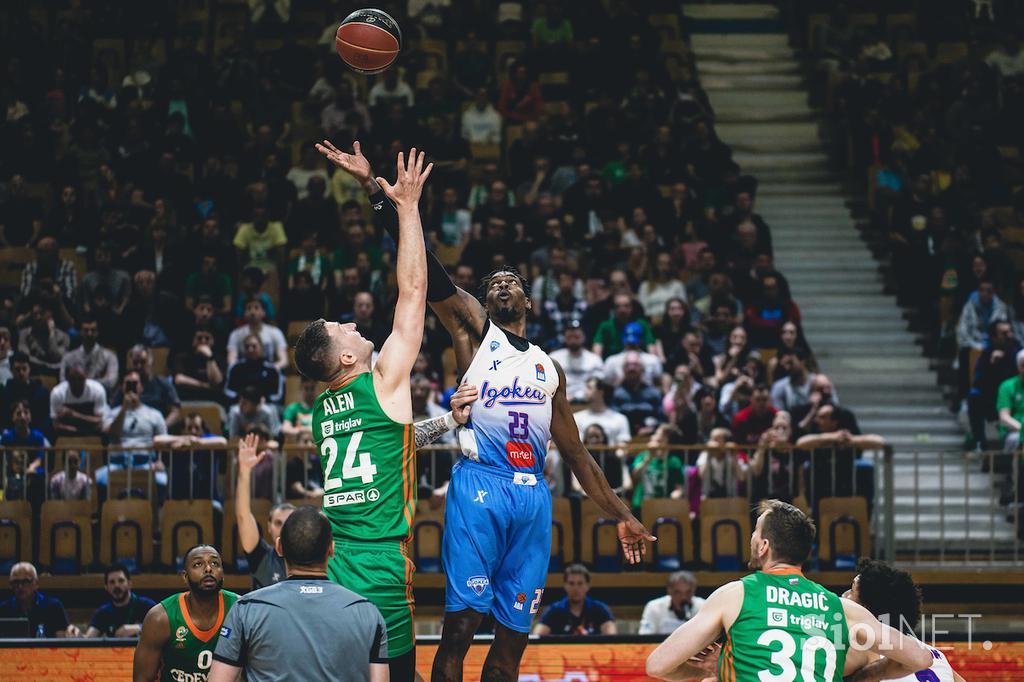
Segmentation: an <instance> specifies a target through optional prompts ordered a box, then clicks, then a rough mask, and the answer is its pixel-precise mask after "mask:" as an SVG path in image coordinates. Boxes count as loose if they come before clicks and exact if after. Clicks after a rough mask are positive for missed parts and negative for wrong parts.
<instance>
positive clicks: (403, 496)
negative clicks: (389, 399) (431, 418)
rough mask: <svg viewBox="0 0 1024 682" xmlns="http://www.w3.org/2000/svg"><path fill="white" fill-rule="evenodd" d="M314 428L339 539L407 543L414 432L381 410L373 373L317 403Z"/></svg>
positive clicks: (412, 506) (412, 509)
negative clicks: (399, 541) (400, 541)
mask: <svg viewBox="0 0 1024 682" xmlns="http://www.w3.org/2000/svg"><path fill="white" fill-rule="evenodd" d="M312 428H313V440H314V441H316V444H317V448H318V450H319V453H320V468H321V470H322V471H323V477H324V502H323V510H324V514H325V515H326V516H327V518H328V519H329V520H330V522H331V527H332V529H333V531H334V537H335V538H339V539H347V540H367V541H379V540H392V539H395V540H404V539H407V538H408V536H409V532H410V529H411V528H412V520H413V516H414V514H415V513H416V449H415V441H414V440H413V427H412V424H399V423H398V422H395V421H393V420H392V419H391V418H390V417H389V416H388V415H387V414H386V413H385V412H384V410H383V409H382V408H381V406H380V403H379V402H377V393H376V391H375V390H374V386H373V372H364V373H362V374H359V375H357V376H355V377H353V378H352V379H350V380H349V381H347V382H346V383H344V384H342V385H341V386H339V387H337V388H328V389H327V390H326V391H324V392H323V393H322V394H321V395H320V397H319V398H317V399H316V402H315V403H313V425H312Z"/></svg>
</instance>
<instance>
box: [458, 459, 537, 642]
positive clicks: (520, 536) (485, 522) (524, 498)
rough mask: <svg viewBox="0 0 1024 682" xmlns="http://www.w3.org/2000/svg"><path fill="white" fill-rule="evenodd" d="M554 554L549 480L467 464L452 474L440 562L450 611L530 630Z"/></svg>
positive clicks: (461, 462) (482, 465)
mask: <svg viewBox="0 0 1024 682" xmlns="http://www.w3.org/2000/svg"><path fill="white" fill-rule="evenodd" d="M550 555H551V493H550V492H549V491H548V487H547V484H546V483H545V481H544V478H543V477H542V476H535V475H534V474H524V473H514V472H511V471H503V470H501V469H496V468H494V467H489V466H487V465H484V464H479V463H476V462H472V461H469V460H462V461H460V462H459V463H457V464H456V465H455V466H454V467H453V468H452V478H451V483H450V484H449V487H448V500H447V504H446V506H445V517H444V544H443V546H442V549H441V559H442V562H443V564H444V572H445V577H446V590H445V611H462V610H464V609H473V610H474V611H477V612H479V613H485V614H486V613H488V612H491V613H493V614H494V617H495V619H496V620H497V621H498V622H499V623H501V624H502V625H504V626H505V627H507V628H509V629H510V630H515V631H517V632H529V631H530V623H531V622H532V620H533V617H534V615H536V614H537V612H538V611H540V603H541V597H543V595H544V585H545V583H546V582H547V577H548V561H549V559H550Z"/></svg>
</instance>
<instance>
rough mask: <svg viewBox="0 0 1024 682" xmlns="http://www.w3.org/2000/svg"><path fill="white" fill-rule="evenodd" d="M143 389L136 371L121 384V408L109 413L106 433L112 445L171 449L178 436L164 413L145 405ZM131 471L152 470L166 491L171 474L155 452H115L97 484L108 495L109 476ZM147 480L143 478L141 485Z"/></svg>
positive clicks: (105, 428)
mask: <svg viewBox="0 0 1024 682" xmlns="http://www.w3.org/2000/svg"><path fill="white" fill-rule="evenodd" d="M141 386H142V378H141V377H140V376H139V373H138V372H136V371H134V370H133V371H130V372H128V373H127V374H125V375H124V378H123V379H122V380H121V404H120V405H118V406H117V407H115V408H113V409H112V410H110V411H109V412H107V414H106V417H105V418H104V420H103V432H104V433H105V434H107V436H108V437H109V438H110V443H111V445H121V446H123V447H126V448H127V447H135V448H138V447H146V448H153V447H159V446H160V445H169V444H170V442H171V441H173V440H174V436H169V435H168V434H167V422H166V421H165V420H164V416H163V415H162V414H161V413H160V411H159V410H157V409H155V408H152V407H150V406H148V405H146V404H145V403H143V402H142V398H141ZM128 468H131V469H143V470H148V469H152V470H153V472H154V473H153V481H154V482H155V483H156V484H157V486H159V487H160V489H161V490H166V488H167V472H166V471H165V470H164V466H163V462H161V461H160V460H159V459H158V458H157V455H156V452H155V451H153V450H144V451H143V450H132V451H130V452H117V451H112V452H111V453H110V460H109V461H108V462H107V465H106V466H102V467H100V468H98V469H97V470H96V484H97V485H99V486H100V489H101V490H103V491H105V489H106V487H107V481H108V480H109V472H110V471H111V470H120V469H128ZM144 480H145V479H144V478H142V477H140V481H144ZM140 485H144V484H143V483H140Z"/></svg>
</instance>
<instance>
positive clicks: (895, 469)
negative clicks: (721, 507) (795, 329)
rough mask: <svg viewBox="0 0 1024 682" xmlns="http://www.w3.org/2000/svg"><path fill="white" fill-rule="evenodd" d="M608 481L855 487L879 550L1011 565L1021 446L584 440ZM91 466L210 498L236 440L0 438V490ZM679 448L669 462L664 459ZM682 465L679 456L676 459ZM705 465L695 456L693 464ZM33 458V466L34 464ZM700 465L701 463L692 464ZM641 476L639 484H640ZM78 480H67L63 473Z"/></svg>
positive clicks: (316, 489)
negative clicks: (9, 443) (40, 441)
mask: <svg viewBox="0 0 1024 682" xmlns="http://www.w3.org/2000/svg"><path fill="white" fill-rule="evenodd" d="M590 450H591V452H592V454H593V456H594V458H595V459H596V460H597V463H598V465H599V466H600V467H601V469H602V470H603V471H604V472H605V474H606V477H608V478H609V480H611V481H613V487H615V488H616V490H617V492H619V494H620V495H622V497H623V498H624V499H625V500H626V501H627V502H628V503H632V502H634V501H639V500H641V499H642V498H643V497H644V496H645V495H647V496H654V497H669V496H673V497H677V498H680V499H682V500H685V501H686V502H687V504H689V505H690V509H691V511H692V512H694V513H698V514H699V511H700V501H701V500H702V499H706V498H709V497H710V498H715V497H745V498H746V499H747V500H748V502H749V503H750V504H751V505H753V504H755V503H756V502H757V501H758V500H760V499H766V498H772V497H778V498H781V499H785V500H787V501H793V502H794V503H797V504H799V505H801V506H803V507H804V508H806V509H809V510H812V511H813V512H815V513H816V510H817V506H818V502H819V501H820V499H822V498H824V497H847V496H853V497H857V496H859V497H864V498H865V499H866V501H867V505H868V509H869V516H870V526H871V535H872V537H873V545H874V548H875V554H877V555H879V556H881V557H883V558H886V559H890V560H893V559H894V560H902V561H912V562H914V563H916V564H935V565H940V566H954V565H956V566H963V565H965V564H970V565H977V564H979V563H981V564H988V565H993V566H995V565H1005V564H1012V565H1019V564H1021V560H1022V557H1021V520H1022V519H1021V476H1020V468H1021V467H1020V457H1019V456H1018V455H1011V454H1007V453H1002V452H986V453H965V452H962V451H957V452H950V451H940V450H934V449H932V450H929V449H926V448H918V449H915V450H913V451H911V452H906V453H904V452H901V453H898V454H895V453H894V452H893V450H892V448H891V447H885V448H884V449H882V450H876V451H871V450H866V451H861V452H856V451H854V450H853V449H851V448H843V447H831V448H818V449H815V450H808V449H802V448H797V447H793V446H784V447H775V448H772V449H770V450H766V451H761V452H759V451H758V448H756V447H739V446H735V445H730V446H723V447H706V446H670V447H668V448H665V449H664V450H665V452H664V455H663V456H664V457H665V458H666V461H665V465H659V466H652V467H648V468H647V469H646V471H645V473H644V478H645V480H641V481H640V482H639V483H638V484H637V483H635V482H634V481H633V480H632V472H635V471H636V468H637V466H636V465H637V462H641V461H643V460H642V459H641V458H649V457H651V456H652V455H651V452H650V449H649V448H648V447H646V446H645V445H643V444H630V445H627V446H622V447H614V446H596V445H595V446H591V447H590ZM72 452H73V453H76V454H77V455H78V457H79V459H80V461H81V466H80V471H81V472H82V473H83V474H84V475H85V476H86V477H87V478H88V483H87V485H86V486H85V492H84V498H85V499H93V500H96V503H97V505H96V507H97V509H98V506H99V503H101V502H102V501H103V500H106V499H116V498H119V497H140V498H146V499H153V500H156V501H162V500H164V499H193V498H200V499H210V500H211V501H213V502H214V503H215V504H216V503H217V502H219V501H222V500H225V499H231V498H233V497H234V489H235V482H236V480H237V466H236V448H235V447H234V446H233V445H231V444H224V443H215V444H213V443H211V444H204V443H193V444H189V445H184V446H181V447H166V446H161V447H135V448H128V447H121V446H110V447H100V446H79V445H75V446H73V447H59V443H58V447H53V448H12V447H0V490H2V491H3V499H5V500H11V499H25V500H28V501H30V502H32V504H33V508H34V509H35V510H36V511H38V506H39V504H40V503H42V502H45V501H48V500H51V499H64V498H63V496H62V492H64V490H62V489H61V488H60V487H57V486H54V485H51V482H52V481H53V478H54V476H55V475H56V474H57V473H58V472H60V471H63V472H64V476H65V478H68V477H69V476H70V475H71V474H72V473H73V468H72V467H71V466H70V460H71V455H70V453H72ZM457 456H458V454H457V451H456V449H455V448H453V447H452V446H448V445H434V446H427V447H425V448H421V449H420V450H419V452H418V463H417V483H418V487H419V489H420V490H421V492H422V493H423V494H428V493H429V492H430V491H435V490H438V489H439V488H442V486H443V484H444V483H445V482H446V481H447V480H448V478H449V477H450V471H451V464H452V462H453V461H455V459H456V458H457ZM670 457H672V458H678V460H679V462H678V463H676V462H671V465H669V464H670V463H669V461H668V458H670ZM265 462H266V463H261V465H260V467H259V468H258V470H257V471H255V472H254V475H253V477H252V478H253V481H252V494H253V496H254V497H255V498H264V499H270V500H272V501H274V502H279V501H285V500H292V501H299V500H305V501H309V502H314V503H315V502H317V501H318V495H320V494H322V480H323V476H322V472H321V469H320V463H319V461H318V455H317V453H316V452H315V450H314V449H313V448H312V447H311V446H303V445H295V444H288V445H284V446H282V447H279V448H276V449H273V450H271V457H269V458H267V460H265ZM677 464H678V466H677ZM698 464H701V465H703V466H698ZM32 465H36V466H35V469H34V470H30V468H31V467H32ZM701 471H703V474H704V475H703V476H702V475H701ZM545 479H546V481H547V483H548V486H549V488H550V489H551V490H552V493H553V494H555V495H569V496H575V495H583V491H582V489H581V488H580V487H579V485H578V483H575V482H574V478H573V476H572V474H571V472H570V471H569V468H568V466H567V465H565V464H564V462H562V460H561V459H560V458H559V457H558V455H557V451H555V450H553V451H551V453H550V456H549V463H548V466H547V470H546V471H545ZM637 485H639V486H641V487H642V488H643V491H642V492H640V493H636V487H637ZM71 488H72V489H73V488H75V486H71ZM821 537H827V536H825V535H821Z"/></svg>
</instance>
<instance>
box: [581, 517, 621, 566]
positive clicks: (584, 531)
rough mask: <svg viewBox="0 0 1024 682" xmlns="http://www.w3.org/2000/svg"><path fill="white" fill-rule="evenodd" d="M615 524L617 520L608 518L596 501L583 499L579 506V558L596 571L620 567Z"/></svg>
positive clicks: (619, 552) (619, 550)
mask: <svg viewBox="0 0 1024 682" xmlns="http://www.w3.org/2000/svg"><path fill="white" fill-rule="evenodd" d="M617 526H618V521H617V520H616V519H613V518H609V516H608V514H606V513H605V511H604V510H603V509H601V508H600V507H599V506H597V503H596V502H594V501H593V500H583V502H582V504H581V506H580V560H581V561H582V562H583V563H585V564H589V565H590V566H591V567H592V568H593V570H594V571H596V572H609V571H618V570H620V569H621V568H622V551H621V549H620V546H619V535H618V531H617Z"/></svg>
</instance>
